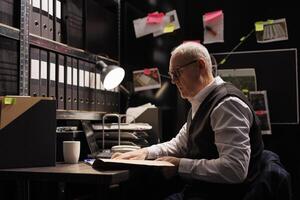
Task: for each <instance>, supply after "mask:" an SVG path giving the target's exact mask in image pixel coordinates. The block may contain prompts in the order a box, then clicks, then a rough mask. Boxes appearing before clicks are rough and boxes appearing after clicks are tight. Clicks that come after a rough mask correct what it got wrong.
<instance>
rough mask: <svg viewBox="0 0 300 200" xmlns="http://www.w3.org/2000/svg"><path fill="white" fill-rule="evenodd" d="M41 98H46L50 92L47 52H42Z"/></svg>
mask: <svg viewBox="0 0 300 200" xmlns="http://www.w3.org/2000/svg"><path fill="white" fill-rule="evenodd" d="M40 53H41V59H40V96H42V97H46V96H47V94H48V92H47V90H48V86H47V85H48V80H47V79H48V75H47V65H48V53H47V51H45V50H40Z"/></svg>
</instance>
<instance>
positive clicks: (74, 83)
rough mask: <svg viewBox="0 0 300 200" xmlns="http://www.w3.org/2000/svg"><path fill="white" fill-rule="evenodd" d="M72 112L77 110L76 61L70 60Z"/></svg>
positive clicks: (74, 59)
mask: <svg viewBox="0 0 300 200" xmlns="http://www.w3.org/2000/svg"><path fill="white" fill-rule="evenodd" d="M72 69H73V73H72V74H73V78H72V99H73V100H72V110H78V60H77V59H76V58H72Z"/></svg>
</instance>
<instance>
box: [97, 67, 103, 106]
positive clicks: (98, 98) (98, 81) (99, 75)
mask: <svg viewBox="0 0 300 200" xmlns="http://www.w3.org/2000/svg"><path fill="white" fill-rule="evenodd" d="M95 72H96V88H95V90H96V95H95V98H96V100H95V110H97V111H101V107H102V102H101V93H102V91H101V70H100V69H99V68H98V67H96V68H95Z"/></svg>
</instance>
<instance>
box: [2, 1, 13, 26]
mask: <svg viewBox="0 0 300 200" xmlns="http://www.w3.org/2000/svg"><path fill="white" fill-rule="evenodd" d="M0 23H3V24H7V25H9V26H14V0H1V1H0Z"/></svg>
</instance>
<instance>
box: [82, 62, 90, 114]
mask: <svg viewBox="0 0 300 200" xmlns="http://www.w3.org/2000/svg"><path fill="white" fill-rule="evenodd" d="M90 94H91V93H90V65H89V63H88V62H84V92H83V96H84V99H85V110H91V104H90V102H91V101H90V100H91V97H90Z"/></svg>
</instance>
